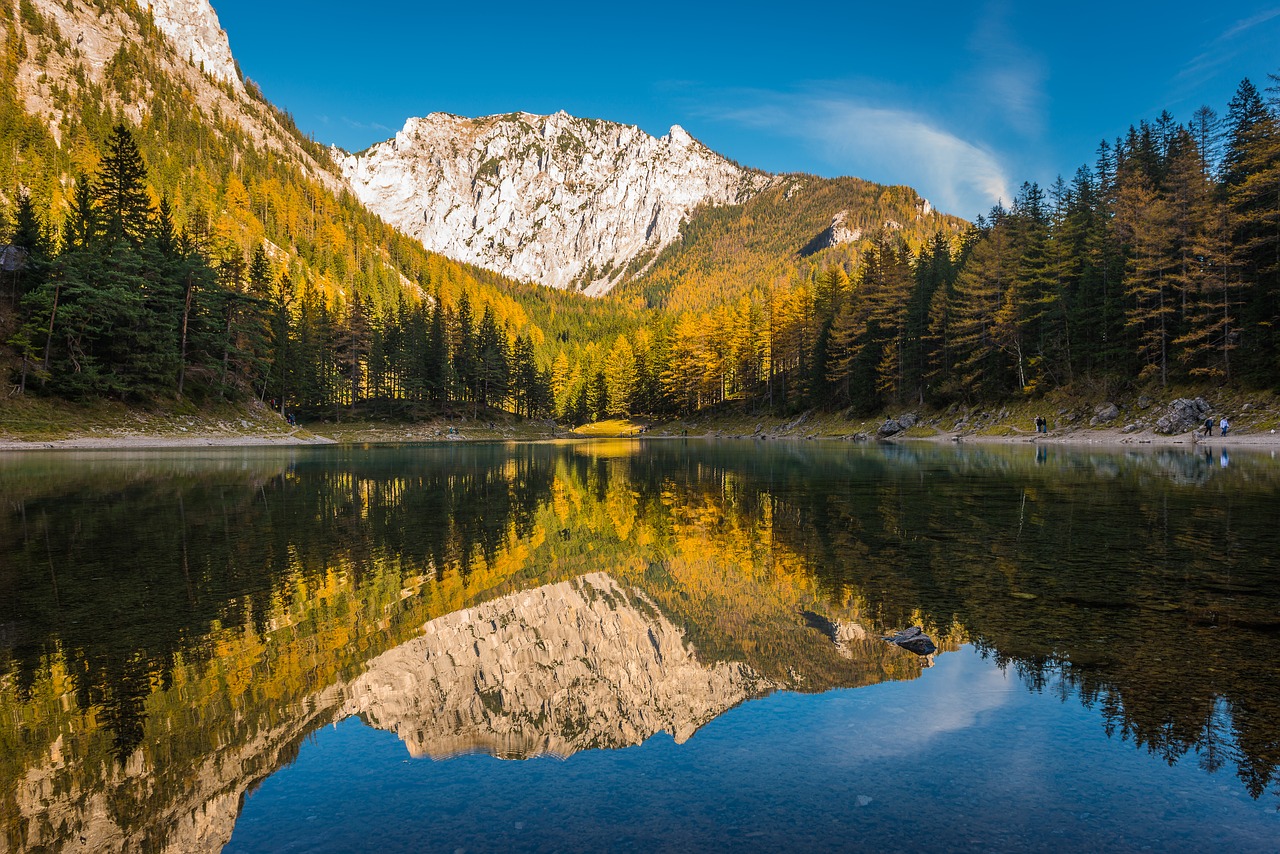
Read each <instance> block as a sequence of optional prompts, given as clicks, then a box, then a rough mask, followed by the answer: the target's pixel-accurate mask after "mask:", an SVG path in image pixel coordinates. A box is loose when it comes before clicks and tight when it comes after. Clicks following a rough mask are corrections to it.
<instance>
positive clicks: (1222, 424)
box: [1218, 415, 1231, 436]
mask: <svg viewBox="0 0 1280 854" xmlns="http://www.w3.org/2000/svg"><path fill="white" fill-rule="evenodd" d="M1218 429H1220V430H1221V431H1222V435H1223V436H1225V435H1227V430H1229V429H1231V424H1230V422H1228V421H1227V416H1225V415H1224V416H1222V420H1221V421H1219V422H1218Z"/></svg>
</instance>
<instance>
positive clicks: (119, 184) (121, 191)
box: [93, 124, 151, 247]
mask: <svg viewBox="0 0 1280 854" xmlns="http://www.w3.org/2000/svg"><path fill="white" fill-rule="evenodd" d="M93 197H94V202H95V204H96V205H97V207H98V210H99V214H100V216H101V218H102V224H103V231H104V234H105V236H106V238H107V240H111V241H114V240H127V241H129V243H131V244H133V245H134V246H135V247H136V246H141V245H142V241H143V240H144V239H145V238H146V236H147V234H148V232H149V231H150V230H151V199H150V197H149V196H148V195H147V169H146V166H145V164H143V162H142V154H141V153H140V152H139V151H138V145H137V143H136V142H134V139H133V134H132V133H131V132H130V131H129V128H128V127H126V126H125V125H124V124H118V125H116V126H115V127H114V128H112V130H111V136H110V137H109V138H108V139H107V153H106V155H105V156H104V157H103V158H102V165H101V167H100V169H99V171H98V175H97V177H96V179H95V180H94V183H93Z"/></svg>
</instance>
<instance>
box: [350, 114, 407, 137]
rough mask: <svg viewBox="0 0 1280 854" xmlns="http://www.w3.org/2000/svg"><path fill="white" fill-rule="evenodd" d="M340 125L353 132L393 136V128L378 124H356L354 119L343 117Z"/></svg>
mask: <svg viewBox="0 0 1280 854" xmlns="http://www.w3.org/2000/svg"><path fill="white" fill-rule="evenodd" d="M342 123H343V124H345V125H346V126H347V127H349V128H352V129H353V130H376V131H378V132H380V133H387V134H393V135H394V134H395V129H394V128H389V127H387V126H386V125H384V124H381V123H379V122H358V121H356V120H355V119H351V118H347V117H346V116H343V117H342Z"/></svg>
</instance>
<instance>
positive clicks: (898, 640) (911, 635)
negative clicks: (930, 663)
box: [885, 626, 938, 655]
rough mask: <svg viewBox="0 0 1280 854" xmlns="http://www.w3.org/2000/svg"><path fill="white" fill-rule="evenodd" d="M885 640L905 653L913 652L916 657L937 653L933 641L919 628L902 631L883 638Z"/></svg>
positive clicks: (914, 627)
mask: <svg viewBox="0 0 1280 854" xmlns="http://www.w3.org/2000/svg"><path fill="white" fill-rule="evenodd" d="M885 640H887V641H888V642H889V643H892V644H897V645H898V646H900V647H902V648H903V649H905V650H906V651H907V652H914V653H915V654H916V655H932V654H933V653H935V652H937V651H938V647H937V645H936V644H935V643H934V642H933V639H932V638H930V637H929V636H928V635H926V634H925V633H924V631H922V630H921V628H920V627H919V626H912V627H911V628H909V629H903V630H902V631H900V632H898V633H897V634H894V635H891V636H890V637H887V638H885Z"/></svg>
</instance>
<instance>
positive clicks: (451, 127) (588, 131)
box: [334, 112, 962, 305]
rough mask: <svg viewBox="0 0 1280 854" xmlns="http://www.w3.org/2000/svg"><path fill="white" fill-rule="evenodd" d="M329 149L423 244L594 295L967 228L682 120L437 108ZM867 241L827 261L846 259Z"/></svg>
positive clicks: (354, 182)
mask: <svg viewBox="0 0 1280 854" xmlns="http://www.w3.org/2000/svg"><path fill="white" fill-rule="evenodd" d="M334 158H335V160H336V161H337V162H338V163H339V165H340V167H341V171H342V174H343V176H344V177H345V178H346V179H347V181H348V183H349V184H350V186H351V189H352V191H353V192H354V193H355V195H356V196H357V198H359V199H360V200H361V201H362V202H363V203H364V204H365V205H366V206H367V207H369V209H370V210H373V211H375V212H376V213H378V214H379V215H380V216H381V217H382V218H383V219H384V220H386V221H387V222H389V223H391V224H392V225H394V226H395V227H396V228H398V229H399V230H400V231H402V232H403V233H405V234H407V235H409V236H411V237H413V238H415V239H416V240H419V241H421V242H422V244H423V245H424V246H425V247H426V248H428V249H430V250H432V251H436V252H440V253H442V254H444V255H447V256H449V257H451V258H455V259H458V260H461V261H466V262H469V263H473V264H476V265H479V266H482V267H486V268H488V269H491V270H495V271H497V272H499V273H502V274H504V275H507V276H511V277H513V278H517V279H523V280H529V281H534V282H538V283H540V284H543V285H547V286H550V287H553V288H567V289H571V290H582V291H584V292H585V293H587V294H590V295H600V294H604V293H607V292H609V291H611V290H613V289H614V288H615V287H617V286H618V285H620V284H623V283H625V282H641V283H643V287H642V289H643V290H644V291H645V293H646V294H647V295H649V296H650V297H652V296H653V294H654V293H657V292H661V293H663V294H665V293H668V292H672V291H678V290H680V289H681V287H685V288H692V289H693V290H694V291H697V290H699V289H700V288H703V287H704V286H706V284H707V283H705V282H703V281H702V277H705V276H707V275H711V276H712V278H713V279H716V281H714V282H712V283H711V287H712V290H715V291H722V290H725V288H724V287H722V285H725V284H729V287H728V290H729V291H733V292H734V293H735V294H736V293H739V292H741V291H742V290H743V283H748V282H749V283H758V282H760V281H763V280H767V279H768V278H771V277H773V276H776V275H779V274H781V273H783V272H785V271H789V270H791V269H792V268H793V267H795V266H796V263H795V262H796V261H797V260H799V259H802V258H807V257H810V256H813V255H816V254H819V253H821V252H822V251H823V250H825V249H830V248H837V247H841V246H846V245H849V244H856V243H857V242H858V241H859V240H860V239H862V238H866V240H868V241H869V240H870V238H871V237H872V236H874V234H875V233H876V232H877V231H879V230H880V229H882V228H891V229H895V230H902V231H904V236H905V237H906V238H907V243H908V244H909V245H916V246H918V245H919V244H921V243H922V242H923V240H924V239H925V238H927V237H928V236H930V235H931V234H932V233H933V231H935V230H943V231H947V232H955V231H958V230H959V229H960V228H961V227H962V223H961V221H960V220H958V219H955V218H953V217H946V216H943V215H941V214H938V213H936V212H935V211H933V210H932V208H931V207H930V205H929V204H928V202H926V201H925V200H923V199H922V198H920V197H919V196H918V195H917V194H916V193H915V192H914V191H913V190H911V189H910V188H906V187H884V186H881V185H878V184H873V183H871V182H868V181H862V180H859V179H856V178H840V179H825V178H817V177H814V176H809V175H782V176H779V175H768V174H766V173H762V172H757V171H754V170H749V169H744V168H742V167H740V166H738V165H736V164H734V163H732V162H731V161H729V160H727V159H725V158H723V157H721V156H720V155H718V154H716V153H715V152H712V151H711V150H709V149H708V148H706V147H705V146H704V145H702V144H701V143H699V142H698V141H697V140H695V139H693V138H692V137H691V136H689V134H688V133H686V132H685V131H684V130H683V129H682V128H680V127H679V126H676V127H673V128H672V129H671V132H670V133H669V134H668V135H666V136H663V137H661V138H654V137H652V136H649V135H648V134H646V133H644V132H643V131H641V130H640V129H639V128H636V127H632V126H629V125H621V124H616V123H614V122H607V121H599V120H593V119H580V118H574V117H572V116H569V115H567V114H565V113H563V112H560V113H556V114H555V115H552V116H537V115H531V114H529V113H512V114H509V115H503V116H487V117H484V118H477V119H468V118H461V117H458V116H452V115H446V114H443V113H433V114H431V115H429V116H427V117H425V118H420V119H418V118H413V119H409V120H408V121H407V122H406V123H405V126H404V129H403V130H401V131H400V132H399V133H397V134H396V136H395V137H394V138H393V139H390V140H388V141H386V142H382V143H378V144H377V145H374V146H373V147H371V148H369V149H368V150H366V151H364V152H361V153H359V154H346V153H344V152H342V151H340V150H338V149H334ZM857 251H858V250H857V249H856V248H855V249H854V250H853V251H852V253H851V252H849V251H844V252H842V253H837V256H838V257H836V258H835V259H833V260H827V259H818V260H819V261H820V262H821V263H823V264H827V263H840V262H842V261H844V262H848V263H850V264H852V263H853V262H854V261H856V256H857ZM655 262H656V263H655ZM690 277H692V278H693V279H696V281H688V279H689V278H690ZM725 295H729V294H727V293H726V294H725ZM676 296H677V297H678V304H681V305H684V304H687V303H688V300H687V299H685V298H683V297H680V296H679V295H678V294H677V295H676ZM648 302H649V303H650V304H651V305H653V304H656V302H655V300H653V299H652V298H650V299H649V300H648ZM694 302H697V300H694Z"/></svg>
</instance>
